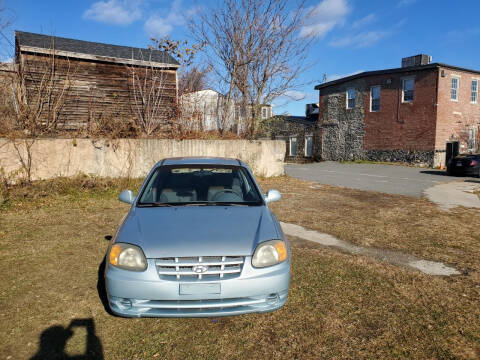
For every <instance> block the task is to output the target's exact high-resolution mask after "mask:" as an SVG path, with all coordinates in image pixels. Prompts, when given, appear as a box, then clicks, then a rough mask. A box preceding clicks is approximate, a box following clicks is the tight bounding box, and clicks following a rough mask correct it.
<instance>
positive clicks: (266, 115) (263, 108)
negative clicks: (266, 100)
mask: <svg viewBox="0 0 480 360" xmlns="http://www.w3.org/2000/svg"><path fill="white" fill-rule="evenodd" d="M266 118H268V109H267V108H266V107H262V119H266Z"/></svg>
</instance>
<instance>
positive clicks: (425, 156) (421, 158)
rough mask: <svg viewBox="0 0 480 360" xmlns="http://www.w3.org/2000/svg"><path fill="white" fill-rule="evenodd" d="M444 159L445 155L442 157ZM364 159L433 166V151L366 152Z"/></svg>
mask: <svg viewBox="0 0 480 360" xmlns="http://www.w3.org/2000/svg"><path fill="white" fill-rule="evenodd" d="M443 156H444V157H445V153H444V155H443ZM365 158H366V159H367V160H371V161H388V162H403V163H410V164H419V165H428V166H434V159H435V152H434V151H408V150H366V151H365Z"/></svg>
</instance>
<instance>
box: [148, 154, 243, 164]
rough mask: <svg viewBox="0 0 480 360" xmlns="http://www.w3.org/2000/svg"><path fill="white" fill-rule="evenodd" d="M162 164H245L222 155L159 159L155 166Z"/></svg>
mask: <svg viewBox="0 0 480 360" xmlns="http://www.w3.org/2000/svg"><path fill="white" fill-rule="evenodd" d="M162 165H231V166H246V165H245V163H243V161H241V160H239V159H232V158H223V157H208V156H204V157H172V158H167V159H163V160H161V161H159V162H158V163H157V166H162Z"/></svg>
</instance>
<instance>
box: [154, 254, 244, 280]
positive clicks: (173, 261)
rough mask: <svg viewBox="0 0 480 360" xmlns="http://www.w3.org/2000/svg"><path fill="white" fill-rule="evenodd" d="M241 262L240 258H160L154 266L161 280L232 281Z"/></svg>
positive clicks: (241, 265)
mask: <svg viewBox="0 0 480 360" xmlns="http://www.w3.org/2000/svg"><path fill="white" fill-rule="evenodd" d="M243 262H244V258H243V257H242V256H195V257H168V258H160V259H156V260H155V265H156V267H157V271H158V274H159V275H160V278H161V279H162V280H172V281H197V280H226V279H234V278H236V277H238V276H240V273H241V272H242V267H243ZM195 270H196V271H195ZM200 270H202V271H200Z"/></svg>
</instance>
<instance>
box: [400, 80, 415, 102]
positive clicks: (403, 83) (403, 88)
mask: <svg viewBox="0 0 480 360" xmlns="http://www.w3.org/2000/svg"><path fill="white" fill-rule="evenodd" d="M409 80H413V90H412V91H413V99H411V100H410V99H409V100H405V82H406V81H409ZM414 100H415V76H407V77H404V78H402V103H413V101H414Z"/></svg>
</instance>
